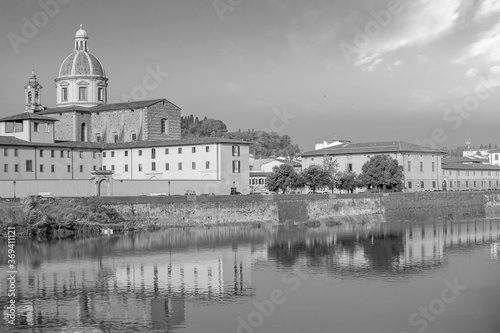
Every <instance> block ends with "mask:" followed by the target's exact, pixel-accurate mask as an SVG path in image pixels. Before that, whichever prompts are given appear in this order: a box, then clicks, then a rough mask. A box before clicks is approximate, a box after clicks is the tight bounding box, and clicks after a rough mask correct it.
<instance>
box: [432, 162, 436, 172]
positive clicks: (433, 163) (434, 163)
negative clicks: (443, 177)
mask: <svg viewBox="0 0 500 333" xmlns="http://www.w3.org/2000/svg"><path fill="white" fill-rule="evenodd" d="M434 171H436V162H432V172H434Z"/></svg>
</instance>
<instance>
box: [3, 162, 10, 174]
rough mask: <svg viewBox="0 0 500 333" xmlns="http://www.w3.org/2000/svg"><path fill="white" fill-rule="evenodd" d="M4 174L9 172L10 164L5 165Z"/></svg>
mask: <svg viewBox="0 0 500 333" xmlns="http://www.w3.org/2000/svg"><path fill="white" fill-rule="evenodd" d="M3 172H9V165H8V164H4V165H3Z"/></svg>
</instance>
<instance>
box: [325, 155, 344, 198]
mask: <svg viewBox="0 0 500 333" xmlns="http://www.w3.org/2000/svg"><path fill="white" fill-rule="evenodd" d="M323 169H324V170H325V171H326V172H328V173H329V174H330V175H331V178H330V183H328V185H327V186H328V188H329V189H330V190H332V192H333V189H335V188H337V183H338V181H339V178H340V174H341V172H340V171H339V163H338V162H337V159H334V158H333V156H328V155H325V156H323Z"/></svg>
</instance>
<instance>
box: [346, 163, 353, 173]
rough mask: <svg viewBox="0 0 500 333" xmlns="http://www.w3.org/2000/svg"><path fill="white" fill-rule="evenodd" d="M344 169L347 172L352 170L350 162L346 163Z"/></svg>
mask: <svg viewBox="0 0 500 333" xmlns="http://www.w3.org/2000/svg"><path fill="white" fill-rule="evenodd" d="M346 170H347V171H348V172H352V163H347V168H346Z"/></svg>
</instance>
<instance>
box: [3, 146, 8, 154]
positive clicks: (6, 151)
mask: <svg viewBox="0 0 500 333" xmlns="http://www.w3.org/2000/svg"><path fill="white" fill-rule="evenodd" d="M3 156H9V149H7V148H5V149H4V150H3Z"/></svg>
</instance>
